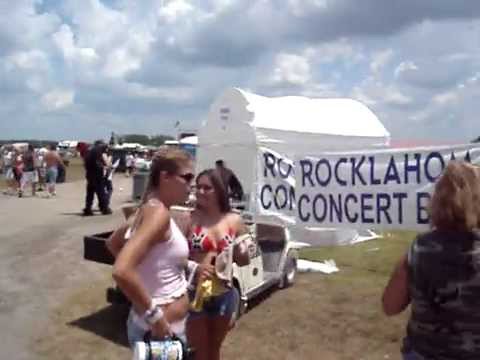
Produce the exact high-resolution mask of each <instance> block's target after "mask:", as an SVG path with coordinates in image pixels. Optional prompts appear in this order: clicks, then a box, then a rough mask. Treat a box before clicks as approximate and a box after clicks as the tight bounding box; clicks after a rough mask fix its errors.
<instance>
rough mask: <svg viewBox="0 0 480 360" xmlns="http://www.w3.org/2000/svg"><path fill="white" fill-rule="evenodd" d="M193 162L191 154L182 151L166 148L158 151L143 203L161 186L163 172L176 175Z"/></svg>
mask: <svg viewBox="0 0 480 360" xmlns="http://www.w3.org/2000/svg"><path fill="white" fill-rule="evenodd" d="M191 161H192V157H191V156H190V154H189V153H187V152H186V151H183V150H181V149H178V148H164V149H161V150H158V151H157V152H156V153H155V154H154V155H153V157H152V165H151V166H150V174H149V176H148V182H147V186H146V188H145V192H144V193H143V197H142V203H145V202H146V201H147V200H148V197H149V195H150V193H151V192H152V191H153V189H156V188H157V187H158V185H159V184H160V173H161V172H162V171H165V172H167V173H168V174H175V173H177V172H178V169H179V168H180V167H181V166H184V165H188V164H189V163H190V162H191Z"/></svg>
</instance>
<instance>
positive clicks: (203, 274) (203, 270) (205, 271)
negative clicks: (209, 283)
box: [195, 263, 215, 283]
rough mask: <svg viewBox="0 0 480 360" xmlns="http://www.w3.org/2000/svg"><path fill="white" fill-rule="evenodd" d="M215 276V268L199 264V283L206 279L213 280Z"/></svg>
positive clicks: (197, 277)
mask: <svg viewBox="0 0 480 360" xmlns="http://www.w3.org/2000/svg"><path fill="white" fill-rule="evenodd" d="M213 275H215V266H213V265H212V264H210V263H202V264H199V265H198V267H197V271H196V272H195V277H196V281H197V283H198V282H201V281H203V280H206V279H211V278H212V277H213Z"/></svg>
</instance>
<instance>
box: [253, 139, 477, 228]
mask: <svg viewBox="0 0 480 360" xmlns="http://www.w3.org/2000/svg"><path fill="white" fill-rule="evenodd" d="M451 159H457V160H466V161H469V162H471V163H474V164H479V163H480V146H479V145H478V144H476V145H475V144H472V145H465V146H459V147H437V148H411V149H382V150H365V151H355V152H335V153H325V152H323V153H318V154H316V155H312V156H301V157H297V158H296V159H295V168H296V171H295V172H296V184H297V186H296V187H294V188H293V190H291V191H292V192H293V196H291V197H292V198H293V199H295V200H294V201H293V202H294V204H293V206H291V208H292V209H294V210H295V217H296V223H297V225H302V224H303V225H305V226H315V227H334V228H355V229H404V230H406V229H410V230H426V229H427V228H428V224H429V216H428V210H427V209H428V203H429V199H430V197H431V193H432V191H433V188H434V183H435V180H436V179H437V178H438V177H439V176H440V174H441V173H442V171H443V169H444V168H445V166H446V164H447V163H448V161H449V160H451ZM277 162H278V161H277ZM269 164H270V163H268V162H266V161H265V163H264V166H266V167H267V171H266V173H267V175H269V176H267V177H265V178H266V179H270V178H271V177H272V176H271V175H270V173H272V174H273V169H272V171H270V170H269ZM277 173H279V171H278V170H277ZM273 178H274V179H278V176H275V177H273ZM269 184H270V183H269ZM294 184H295V183H294ZM274 186H276V188H274ZM271 187H272V191H270V188H268V187H265V188H264V189H265V192H268V193H270V192H272V193H273V194H274V195H275V196H277V197H278V196H279V195H280V194H282V195H283V191H284V190H283V188H281V186H280V185H279V184H277V185H273V184H272V186H271ZM267 199H270V198H267ZM274 199H275V197H274ZM270 204H273V205H283V200H281V199H277V200H276V202H275V201H272V202H268V201H266V200H264V201H263V202H262V205H264V206H265V205H270ZM288 205H289V207H288V208H289V209H290V203H289V202H288ZM276 208H277V210H282V207H281V206H277V207H276Z"/></svg>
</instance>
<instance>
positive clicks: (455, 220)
mask: <svg viewBox="0 0 480 360" xmlns="http://www.w3.org/2000/svg"><path fill="white" fill-rule="evenodd" d="M218 165H219V164H218V163H217V167H216V168H215V169H208V170H205V171H203V172H201V173H200V174H198V175H197V176H196V177H195V176H194V174H193V170H192V161H191V158H190V157H189V156H188V154H186V153H184V152H182V151H181V150H178V149H167V150H164V151H161V152H159V153H157V154H156V155H155V156H154V158H153V160H152V167H151V172H150V177H149V183H148V187H147V189H146V192H145V195H144V198H143V201H142V203H141V205H140V206H139V207H138V209H137V211H136V212H135V213H134V215H133V216H131V218H130V219H129V220H128V221H126V222H125V224H123V225H122V226H121V227H119V228H118V229H117V230H116V231H115V232H114V233H113V234H112V236H111V237H110V239H109V241H108V247H109V249H110V251H111V252H112V254H113V255H114V256H115V258H116V261H115V265H114V271H113V277H114V279H115V281H116V282H117V284H118V286H119V287H120V289H121V290H122V291H123V292H124V294H125V295H126V296H127V297H128V298H129V300H130V301H131V303H132V308H131V311H130V315H129V318H128V321H127V335H128V339H129V342H130V345H131V346H134V344H135V342H137V341H142V340H143V339H144V336H145V334H146V333H150V334H151V335H152V336H153V338H157V339H163V338H165V337H169V336H171V335H172V334H175V335H176V336H177V337H179V338H181V339H184V341H186V342H187V343H188V344H189V345H191V346H192V347H193V348H194V349H195V359H196V360H205V359H208V360H216V359H220V349H221V346H222V343H223V341H224V339H225V337H226V336H227V334H228V332H229V330H230V329H231V328H232V326H233V319H234V317H233V313H234V311H235V308H236V305H237V304H238V300H239V299H238V293H237V292H236V291H235V289H234V288H233V287H232V284H231V282H230V280H231V277H229V274H228V271H227V272H225V271H222V269H228V268H229V267H228V264H225V263H223V265H220V266H219V259H231V260H230V261H235V262H241V261H246V263H248V257H247V259H242V255H241V252H240V253H239V252H235V251H233V249H234V247H235V241H234V239H235V238H236V237H238V236H239V235H240V234H242V233H244V232H245V231H246V227H245V225H244V224H243V222H242V220H241V218H240V217H239V216H238V215H237V214H236V213H235V212H232V211H231V208H230V201H229V192H230V191H229V190H228V187H229V185H228V183H226V180H224V179H225V178H226V177H225V173H224V172H223V173H222V171H221V169H219V166H218ZM222 165H224V164H220V167H221V166H222ZM191 186H194V188H195V198H196V202H195V206H194V209H193V210H192V211H191V212H185V213H182V216H179V215H178V214H177V213H176V212H173V211H172V210H171V207H172V206H173V205H179V204H184V203H185V201H186V199H187V197H188V194H189V193H190V191H191ZM430 205H431V206H430V212H431V231H429V232H427V233H424V234H420V235H418V236H417V238H416V239H415V240H414V241H413V242H412V245H411V246H410V248H409V250H408V252H407V254H405V255H404V256H403V257H402V258H401V260H400V261H399V263H398V265H397V266H396V268H395V270H394V272H393V274H392V277H391V279H390V281H389V282H388V284H387V286H386V288H385V291H384V294H383V300H382V301H383V309H384V311H385V314H387V315H388V316H391V315H395V314H398V313H400V312H402V311H404V310H405V309H406V308H407V307H408V306H409V305H410V306H411V315H410V318H409V321H408V326H407V334H406V336H405V339H404V345H403V348H402V355H403V359H405V360H426V359H479V358H480V341H479V339H480V327H479V326H478V324H480V318H479V319H477V316H478V314H480V301H479V300H478V299H479V298H480V290H479V289H480V266H479V264H480V253H479V251H478V249H480V233H479V232H478V228H479V227H480V168H478V167H476V166H473V165H470V164H468V163H464V162H459V161H451V162H450V163H449V165H448V166H447V167H446V169H445V171H444V173H443V174H442V176H441V177H440V178H439V179H438V180H437V183H436V186H435V189H434V192H433V195H432V199H431V204H430ZM230 251H232V254H234V255H232V256H230V257H228V256H226V257H225V256H223V254H224V253H225V252H230ZM230 276H231V275H230ZM206 279H209V280H210V285H211V286H212V289H213V290H212V294H211V296H209V297H208V298H207V299H204V301H201V302H198V293H199V291H201V286H200V285H201V284H202V283H203V282H204V281H205V280H206Z"/></svg>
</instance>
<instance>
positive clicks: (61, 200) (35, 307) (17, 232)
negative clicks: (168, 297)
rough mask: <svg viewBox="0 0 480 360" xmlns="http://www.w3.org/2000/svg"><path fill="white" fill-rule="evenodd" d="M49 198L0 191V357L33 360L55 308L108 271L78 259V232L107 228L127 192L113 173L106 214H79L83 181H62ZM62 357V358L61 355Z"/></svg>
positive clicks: (80, 244)
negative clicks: (10, 194) (37, 344)
mask: <svg viewBox="0 0 480 360" xmlns="http://www.w3.org/2000/svg"><path fill="white" fill-rule="evenodd" d="M57 192H58V196H57V197H55V198H52V199H44V198H39V197H35V198H32V197H29V196H28V195H29V194H28V193H27V195H26V197H24V198H22V199H19V198H16V197H12V196H4V195H0V229H1V232H0V244H1V245H0V324H2V326H0V339H2V346H1V347H0V358H1V359H19V360H24V359H37V358H38V356H37V355H36V354H34V353H33V352H32V344H34V343H35V341H36V340H37V339H38V338H39V336H41V335H42V334H43V332H44V330H45V329H46V328H47V327H48V326H49V324H51V323H52V321H51V320H52V317H54V316H55V313H54V311H55V309H57V308H58V306H60V304H63V303H64V302H65V299H66V298H68V296H70V295H71V294H72V292H74V291H75V289H77V288H78V286H82V287H83V286H84V285H85V281H90V282H92V283H95V281H97V280H99V279H105V274H106V272H108V269H105V272H104V271H102V270H103V269H99V266H98V265H96V264H92V263H88V262H85V261H83V260H82V251H83V235H86V234H87V233H95V232H100V231H105V230H109V229H112V228H113V227H114V226H116V225H117V224H119V223H120V221H121V218H122V215H121V212H120V211H118V210H119V207H120V205H121V204H124V203H125V202H126V201H127V200H128V198H129V195H130V194H131V180H130V179H127V178H124V177H123V176H121V175H120V176H118V178H117V179H115V192H114V196H113V200H112V208H113V209H114V210H116V211H115V213H114V214H113V215H110V216H102V215H98V216H93V217H87V218H85V217H82V216H80V214H81V209H82V207H83V204H84V196H85V183H84V182H83V181H80V182H74V183H67V184H61V185H60V186H59V187H58V190H57ZM64 358H67V357H66V356H65V357H64Z"/></svg>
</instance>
